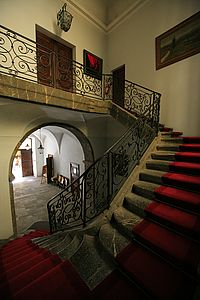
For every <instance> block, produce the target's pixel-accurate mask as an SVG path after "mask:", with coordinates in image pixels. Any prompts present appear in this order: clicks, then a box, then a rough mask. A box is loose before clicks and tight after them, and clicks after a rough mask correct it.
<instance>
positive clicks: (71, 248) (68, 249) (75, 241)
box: [52, 234, 83, 260]
mask: <svg viewBox="0 0 200 300" xmlns="http://www.w3.org/2000/svg"><path fill="white" fill-rule="evenodd" d="M82 243H83V235H81V234H76V235H74V237H73V238H72V240H71V242H70V243H68V244H66V245H63V248H61V249H52V252H53V253H54V250H55V252H56V253H57V254H58V255H59V256H60V258H61V259H62V260H66V259H70V258H71V257H72V256H73V255H74V254H75V253H76V252H77V251H78V250H79V248H80V247H81V244H82Z"/></svg>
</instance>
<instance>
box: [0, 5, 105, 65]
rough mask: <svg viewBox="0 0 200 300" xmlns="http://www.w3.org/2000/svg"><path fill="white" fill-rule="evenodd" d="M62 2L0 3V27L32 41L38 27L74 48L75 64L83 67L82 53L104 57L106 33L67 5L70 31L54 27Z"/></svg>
mask: <svg viewBox="0 0 200 300" xmlns="http://www.w3.org/2000/svg"><path fill="white" fill-rule="evenodd" d="M64 2H65V1H64V0H34V1H27V0H1V1H0V20H1V24H2V25H4V26H6V27H8V28H10V29H13V30H14V31H16V32H18V33H21V34H22V35H24V36H26V37H29V38H31V39H33V40H35V25H36V24H37V25H39V26H41V27H43V28H44V29H46V30H48V31H50V32H51V33H53V34H55V35H58V36H59V37H60V38H62V39H64V40H66V41H67V42H69V43H71V44H72V45H74V46H76V57H75V58H76V60H77V61H78V62H80V63H82V60H83V49H87V50H89V51H91V52H92V53H94V54H96V55H97V56H99V57H101V58H104V57H105V47H106V43H105V33H104V32H103V31H102V30H100V29H99V28H98V27H97V26H94V24H93V23H92V22H91V21H90V20H89V19H87V18H84V17H83V15H81V14H79V13H78V11H77V10H76V9H75V8H74V7H73V6H72V5H71V4H70V3H69V4H68V5H67V7H68V10H69V12H70V13H71V14H72V15H73V17H74V18H73V21H72V25H71V28H70V30H69V31H68V32H64V31H62V30H61V29H60V28H59V27H58V26H57V24H56V23H57V19H56V18H57V12H58V11H59V10H60V9H61V7H62V5H63V4H64Z"/></svg>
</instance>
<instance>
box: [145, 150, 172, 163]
mask: <svg viewBox="0 0 200 300" xmlns="http://www.w3.org/2000/svg"><path fill="white" fill-rule="evenodd" d="M175 154H176V152H173V151H156V152H152V153H151V158H152V159H156V160H165V161H176V158H175Z"/></svg>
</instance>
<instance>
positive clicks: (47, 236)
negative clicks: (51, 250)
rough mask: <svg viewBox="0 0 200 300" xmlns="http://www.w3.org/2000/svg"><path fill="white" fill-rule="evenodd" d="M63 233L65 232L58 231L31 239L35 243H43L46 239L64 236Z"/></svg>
mask: <svg viewBox="0 0 200 300" xmlns="http://www.w3.org/2000/svg"><path fill="white" fill-rule="evenodd" d="M62 235H63V232H60V231H58V232H56V233H53V234H49V235H45V236H40V237H36V238H33V239H31V241H32V242H33V243H34V244H37V245H39V244H40V243H43V242H45V241H48V240H50V239H54V238H55V237H59V236H62Z"/></svg>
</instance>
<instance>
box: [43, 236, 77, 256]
mask: <svg viewBox="0 0 200 300" xmlns="http://www.w3.org/2000/svg"><path fill="white" fill-rule="evenodd" d="M71 241H72V237H71V235H70V234H69V233H67V234H66V235H65V236H63V238H62V239H61V240H60V241H57V242H56V244H51V245H49V246H47V247H46V248H47V249H48V250H49V251H51V252H53V253H58V252H59V251H61V250H63V249H64V248H65V246H66V245H69V244H70V243H71Z"/></svg>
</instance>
